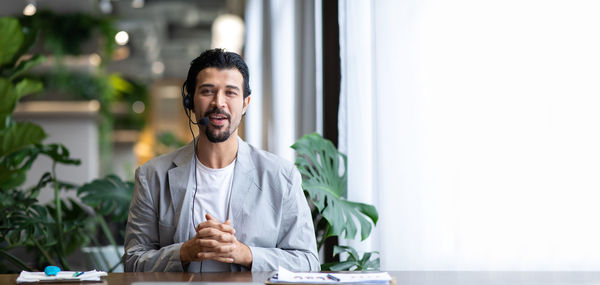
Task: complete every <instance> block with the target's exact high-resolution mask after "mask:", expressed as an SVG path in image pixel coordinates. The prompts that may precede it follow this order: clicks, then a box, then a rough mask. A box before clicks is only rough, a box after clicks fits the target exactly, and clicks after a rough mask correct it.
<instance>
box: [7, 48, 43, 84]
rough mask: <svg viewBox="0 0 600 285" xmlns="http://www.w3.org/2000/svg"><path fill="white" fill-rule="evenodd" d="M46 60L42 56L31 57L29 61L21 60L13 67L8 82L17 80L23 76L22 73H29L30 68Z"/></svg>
mask: <svg viewBox="0 0 600 285" xmlns="http://www.w3.org/2000/svg"><path fill="white" fill-rule="evenodd" d="M45 60H46V58H45V57H44V56H42V55H39V54H36V55H34V56H33V57H31V58H30V59H26V60H23V61H21V62H19V64H18V65H17V66H16V67H15V69H14V70H12V72H11V73H12V74H11V75H10V77H9V80H11V81H12V80H14V79H16V78H18V77H19V76H21V75H23V73H25V72H27V71H29V70H30V69H31V68H33V67H34V66H36V65H38V64H40V63H42V62H44V61H45Z"/></svg>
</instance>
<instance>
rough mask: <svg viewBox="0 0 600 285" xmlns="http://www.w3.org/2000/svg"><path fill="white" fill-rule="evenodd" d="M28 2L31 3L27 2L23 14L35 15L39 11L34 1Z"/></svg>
mask: <svg viewBox="0 0 600 285" xmlns="http://www.w3.org/2000/svg"><path fill="white" fill-rule="evenodd" d="M28 2H29V3H28V4H27V6H25V8H23V15H25V16H33V15H35V12H37V7H35V2H34V1H28Z"/></svg>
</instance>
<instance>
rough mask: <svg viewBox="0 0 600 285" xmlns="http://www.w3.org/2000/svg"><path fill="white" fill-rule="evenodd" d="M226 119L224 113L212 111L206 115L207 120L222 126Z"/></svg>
mask: <svg viewBox="0 0 600 285" xmlns="http://www.w3.org/2000/svg"><path fill="white" fill-rule="evenodd" d="M228 119H229V118H228V117H227V115H225V114H215V113H212V114H209V115H208V120H209V121H210V123H211V124H213V125H215V126H222V125H223V124H225V122H226V121H227V120H228Z"/></svg>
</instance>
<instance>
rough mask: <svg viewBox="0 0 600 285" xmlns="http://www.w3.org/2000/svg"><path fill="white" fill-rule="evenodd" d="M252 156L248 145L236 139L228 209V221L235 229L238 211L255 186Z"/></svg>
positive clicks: (238, 215)
mask: <svg viewBox="0 0 600 285" xmlns="http://www.w3.org/2000/svg"><path fill="white" fill-rule="evenodd" d="M254 168H255V166H254V162H253V161H252V156H251V155H250V145H248V144H247V143H246V142H245V141H243V140H242V139H238V154H237V160H236V162H235V170H234V171H233V183H232V185H231V204H230V207H229V213H228V215H229V219H231V222H232V226H233V227H234V228H235V227H236V225H235V223H236V221H239V220H240V219H239V217H240V211H241V210H242V208H243V207H244V205H245V203H244V202H245V201H246V200H247V199H246V196H247V195H248V193H249V192H250V189H251V188H252V186H254V185H255V184H256V182H255V181H256V180H257V178H256V173H255V172H254V171H253V170H254Z"/></svg>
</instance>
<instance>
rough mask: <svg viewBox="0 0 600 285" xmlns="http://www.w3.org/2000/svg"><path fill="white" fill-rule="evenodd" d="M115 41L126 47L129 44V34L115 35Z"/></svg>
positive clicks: (120, 33)
mask: <svg viewBox="0 0 600 285" xmlns="http://www.w3.org/2000/svg"><path fill="white" fill-rule="evenodd" d="M115 41H116V42H117V44H119V45H122V46H124V45H126V44H127V43H128V42H129V34H128V33H127V32H126V31H120V32H118V33H117V34H116V35H115Z"/></svg>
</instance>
